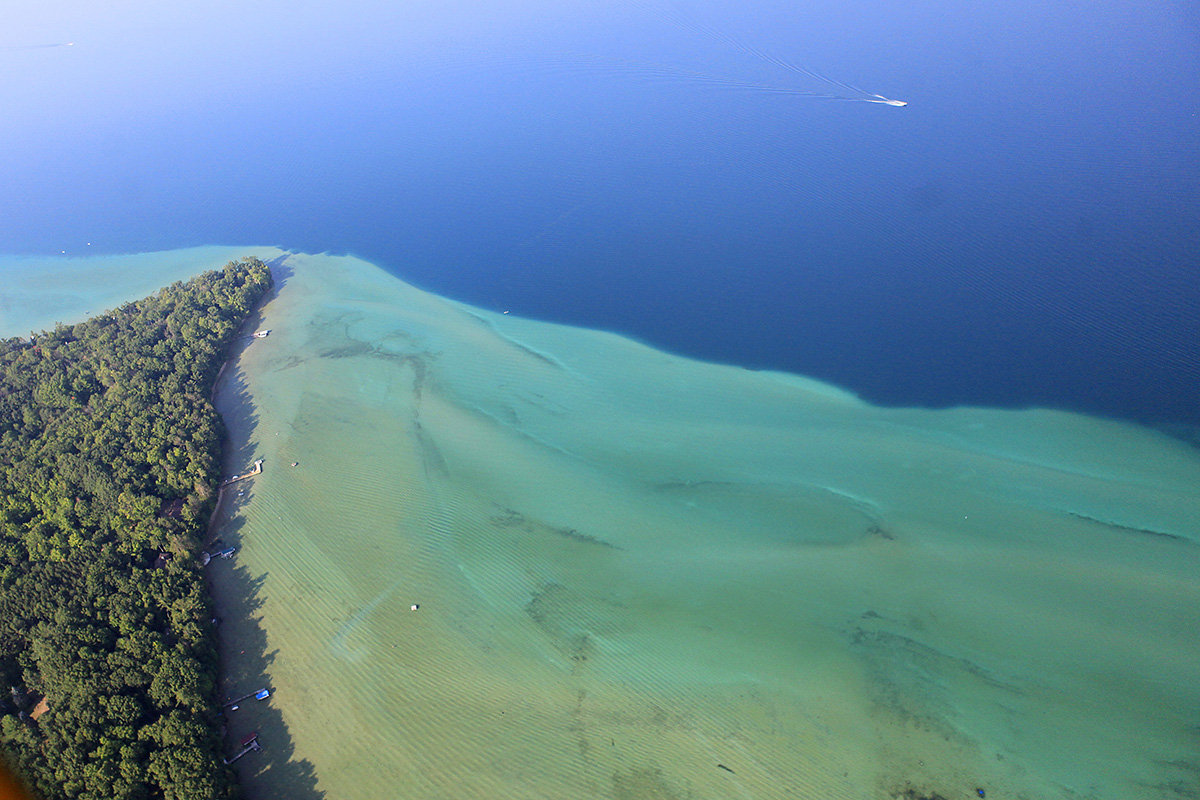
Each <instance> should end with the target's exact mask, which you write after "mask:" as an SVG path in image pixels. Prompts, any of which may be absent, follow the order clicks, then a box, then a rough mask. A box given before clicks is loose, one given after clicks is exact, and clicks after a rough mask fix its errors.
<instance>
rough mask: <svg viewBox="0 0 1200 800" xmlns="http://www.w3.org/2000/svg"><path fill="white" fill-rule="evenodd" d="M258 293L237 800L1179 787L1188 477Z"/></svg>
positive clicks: (680, 365) (240, 626)
mask: <svg viewBox="0 0 1200 800" xmlns="http://www.w3.org/2000/svg"><path fill="white" fill-rule="evenodd" d="M281 274H283V275H285V276H286V277H285V279H284V282H283V284H282V287H281V289H280V290H279V292H278V295H277V296H276V297H275V298H274V299H272V300H271V301H270V302H269V303H268V304H267V305H266V307H265V310H264V322H263V323H262V324H264V325H265V326H266V327H268V328H271V329H273V333H272V334H271V336H270V338H269V339H265V340H258V341H254V342H253V343H251V344H249V345H248V346H247V349H246V350H245V351H244V353H243V354H242V355H241V357H240V360H239V361H238V363H237V365H236V366H237V367H238V369H237V370H236V371H235V370H231V371H230V372H229V373H228V375H227V382H226V385H225V387H224V389H223V390H222V399H221V402H222V405H223V411H224V413H225V414H226V419H227V422H228V423H229V425H230V429H231V433H232V436H233V437H234V441H235V444H237V446H238V450H237V455H236V459H238V462H237V463H243V462H244V463H248V460H249V459H250V458H252V457H253V458H264V459H266V471H265V473H264V474H263V475H261V476H259V477H257V478H255V479H254V482H253V485H252V488H250V489H249V490H248V491H247V492H246V495H245V496H244V497H242V498H240V499H239V500H238V505H237V508H236V509H234V511H235V513H234V514H233V516H232V518H231V520H230V521H229V522H228V523H227V524H226V525H225V526H224V527H223V529H222V530H221V535H222V536H223V537H224V539H225V540H226V541H227V542H229V543H233V544H238V545H240V547H241V550H240V551H239V553H238V562H237V564H238V566H237V567H236V568H235V567H233V566H231V565H230V563H229V562H220V563H217V564H215V565H214V567H211V568H210V569H212V570H213V571H214V572H213V574H214V577H215V578H216V580H217V583H218V589H222V587H226V589H227V590H228V595H227V596H228V597H236V598H237V600H236V602H232V601H230V602H227V604H226V609H225V610H226V617H225V622H224V625H223V630H224V631H225V636H226V637H228V641H230V642H232V643H234V644H233V645H232V648H234V649H230V650H229V661H230V664H229V666H230V673H231V675H232V676H233V677H232V678H231V681H237V680H240V681H242V682H243V684H248V683H253V682H255V681H258V680H262V681H264V682H269V683H270V684H271V686H272V687H273V688H274V689H275V695H274V697H273V699H272V701H271V702H272V703H274V705H273V706H271V708H270V710H267V705H266V704H261V705H255V706H254V707H252V708H248V709H243V710H242V711H240V712H238V714H241V716H237V715H235V716H234V717H233V722H232V726H233V731H234V733H236V734H240V733H241V732H244V731H245V730H251V729H256V730H259V731H260V733H261V735H262V738H263V741H264V745H265V746H266V747H267V750H266V751H264V753H263V754H254V757H253V758H250V757H248V758H246V759H243V760H242V761H241V762H239V763H240V764H241V766H242V767H243V775H244V779H245V781H246V782H247V786H248V789H249V790H250V792H251V796H252V797H256V798H267V797H280V798H282V797H298V798H307V797H317V796H320V795H319V794H318V792H324V793H325V795H324V796H326V797H328V798H394V797H405V798H467V797H487V798H580V797H598V798H619V799H620V800H626V799H632V798H655V799H657V798H880V797H891V796H898V795H899V793H901V792H903V791H904V790H905V789H912V790H914V791H915V792H916V793H917V794H914V795H911V796H925V795H928V794H931V793H933V792H938V793H940V794H941V795H942V796H944V797H946V798H960V797H969V796H976V789H977V788H983V789H984V790H985V791H986V793H987V796H988V797H1004V798H1017V797H1026V798H1085V797H1086V798H1113V799H1114V800H1116V799H1117V798H1121V799H1122V800H1130V799H1132V798H1161V797H1165V796H1175V795H1174V794H1172V792H1175V793H1177V794H1178V796H1193V795H1191V794H1189V792H1196V791H1198V790H1200V784H1198V778H1200V763H1198V761H1197V754H1198V753H1200V728H1198V726H1200V659H1198V657H1197V653H1198V642H1197V631H1200V500H1198V498H1197V494H1198V493H1197V492H1196V488H1197V487H1198V486H1200V457H1198V455H1200V454H1198V453H1197V451H1196V450H1194V449H1191V448H1189V447H1187V446H1185V445H1183V444H1181V443H1179V442H1177V441H1174V440H1171V439H1169V438H1166V437H1164V436H1161V435H1159V434H1157V433H1154V432H1151V431H1149V430H1146V429H1142V428H1139V427H1137V426H1133V425H1128V424H1122V423H1117V422H1111V421H1102V420H1097V419H1090V418H1086V417H1082V416H1077V415H1071V414H1066V413H1060V412H1052V411H1025V412H1011V411H989V410H980V409H959V410H951V411H919V410H896V409H879V408H874V407H871V406H869V405H866V404H864V403H862V402H860V401H858V400H857V399H855V398H854V397H852V396H850V395H847V394H844V393H842V392H840V391H838V390H837V389H834V388H831V387H829V386H826V385H823V384H819V383H816V382H812V381H808V380H805V379H803V378H798V377H795V376H788V375H781V374H771V373H763V372H751V371H747V370H742V369H738V368H733V367H726V366H717V365H712V364H706V363H700V362H696V361H690V360H687V359H684V358H679V357H675V356H671V355H667V354H664V353H661V352H657V351H655V350H653V349H650V348H648V347H645V346H643V345H640V344H637V343H635V342H632V341H629V340H626V339H623V338H620V337H617V336H614V335H610V334H606V333H600V332H595V331H588V330H579V329H573V328H568V327H562V326H556V325H550V324H544V323H539V322H532V321H528V320H522V319H516V318H513V317H511V316H504V315H499V314H494V313H489V312H485V311H480V310H478V309H473V308H470V307H467V306H464V305H461V304H458V303H454V302H451V301H448V300H445V299H442V298H439V297H436V296H433V295H430V294H427V293H425V292H422V291H419V290H417V289H415V288H413V287H411V286H408V285H406V284H404V283H402V282H401V281H399V280H397V279H395V278H393V277H391V276H389V275H387V274H386V273H384V272H383V271H381V270H379V269H377V268H375V267H373V266H371V265H369V264H366V263H363V262H361V261H357V260H354V259H350V258H332V257H314V256H296V255H293V256H289V257H288V258H287V259H286V261H285V263H284V266H283V269H282V273H281ZM292 462H299V466H296V467H292V466H291V464H292ZM233 468H235V469H236V466H234V467H233ZM414 603H419V604H420V610H419V611H417V612H415V613H414V612H412V611H410V610H409V609H410V605H411V604H414ZM264 632H265V633H264ZM263 636H265V640H259V639H256V637H263ZM238 643H240V646H239V644H238ZM241 647H246V648H247V651H246V652H245V653H238V652H237V649H240V648H241ZM260 651H261V652H260ZM256 670H261V672H256ZM228 688H229V689H230V690H233V689H235V688H236V687H234V686H232V685H231V686H230V687H228ZM249 688H253V687H249ZM273 741H274V743H275V745H276V749H275V751H274V753H273V754H272V750H271V747H272V742H273ZM285 762H286V763H285ZM314 785H315V789H314V790H312V791H309V790H307V789H306V788H305V787H313V786H314Z"/></svg>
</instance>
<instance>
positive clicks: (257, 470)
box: [221, 458, 263, 489]
mask: <svg viewBox="0 0 1200 800" xmlns="http://www.w3.org/2000/svg"><path fill="white" fill-rule="evenodd" d="M262 465H263V460H262V459H261V458H260V459H259V460H258V461H255V462H254V469H252V470H251V471H249V472H247V473H246V474H245V475H234V476H233V477H232V478H229V479H228V480H226V481H224V482H222V483H221V488H222V489H224V488H225V487H226V486H229V485H230V484H232V483H237V482H238V481H244V480H246V478H253V477H254V476H255V475H260V474H262V471H263V468H262Z"/></svg>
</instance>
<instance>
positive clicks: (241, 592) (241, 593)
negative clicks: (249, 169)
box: [204, 259, 322, 800]
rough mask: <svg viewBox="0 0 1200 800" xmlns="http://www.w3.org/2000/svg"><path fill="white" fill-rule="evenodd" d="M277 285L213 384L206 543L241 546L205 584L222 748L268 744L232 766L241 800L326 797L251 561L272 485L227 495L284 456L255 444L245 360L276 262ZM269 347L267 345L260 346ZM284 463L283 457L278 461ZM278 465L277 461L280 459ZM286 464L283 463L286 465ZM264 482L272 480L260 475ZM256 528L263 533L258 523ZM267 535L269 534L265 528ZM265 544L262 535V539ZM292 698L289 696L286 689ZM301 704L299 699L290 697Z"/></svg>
mask: <svg viewBox="0 0 1200 800" xmlns="http://www.w3.org/2000/svg"><path fill="white" fill-rule="evenodd" d="M268 267H269V268H270V270H271V277H272V282H273V285H272V287H271V289H270V291H268V292H267V293H266V294H264V295H263V297H262V298H261V299H260V301H259V303H258V304H257V305H256V306H255V307H254V308H253V309H252V310H251V313H250V314H248V315H247V317H246V321H245V323H244V325H243V327H242V329H241V330H239V332H238V334H237V336H238V339H235V340H234V342H233V343H231V347H230V350H229V357H228V358H227V359H226V361H225V362H224V364H223V365H222V369H221V370H220V372H219V375H220V377H219V379H217V380H216V381H214V384H213V408H214V410H215V411H216V412H217V413H218V414H219V415H220V416H221V421H222V425H223V431H222V437H221V464H220V474H221V476H222V478H221V484H224V485H220V486H218V489H217V491H218V495H217V498H216V502H215V503H214V505H213V509H212V514H211V515H210V517H209V521H208V527H207V529H206V531H205V543H206V545H208V543H210V542H212V541H214V540H215V539H222V540H223V542H224V543H223V545H222V546H223V547H235V548H236V549H237V551H238V553H237V555H236V556H235V557H234V558H232V559H230V560H225V559H218V558H214V559H213V560H212V562H211V563H210V564H209V565H208V566H207V567H205V568H204V569H205V576H204V579H205V586H206V589H207V591H208V593H209V597H210V598H211V600H212V608H213V615H214V617H216V618H217V620H218V625H217V628H216V641H215V644H216V648H217V675H216V686H215V687H214V694H215V697H216V699H217V701H218V704H219V705H220V706H221V707H222V708H221V718H220V719H221V734H222V735H221V744H222V750H223V753H224V755H225V756H226V757H227V758H229V757H232V756H234V755H236V754H237V753H238V752H239V750H240V749H241V748H240V747H239V746H238V742H240V741H242V740H243V739H244V738H245V737H247V736H249V735H251V734H254V735H255V736H256V737H257V741H258V743H259V745H260V747H259V749H257V750H256V751H255V752H253V753H250V754H247V755H246V757H245V758H239V759H237V761H236V763H234V764H232V769H233V770H234V774H235V776H236V778H235V780H236V783H237V786H238V788H239V791H240V792H241V796H242V797H244V798H246V800H275V798H279V800H283V799H284V798H286V799H287V800H319V798H320V797H321V796H322V795H321V794H320V792H318V791H317V790H316V788H315V785H316V776H315V768H314V766H313V764H312V763H311V762H310V761H308V760H307V759H297V758H296V757H295V750H296V748H295V746H294V744H293V736H292V733H291V731H290V730H289V728H288V725H287V724H286V723H285V721H284V717H283V710H282V708H281V706H280V704H279V700H278V698H279V696H280V695H279V693H278V692H279V689H280V687H279V686H278V682H277V680H276V678H277V677H278V676H277V675H276V674H274V673H275V672H276V668H275V666H274V665H275V659H276V657H277V655H278V652H279V651H278V647H279V645H278V644H275V645H274V647H268V645H267V641H268V637H267V631H266V627H265V619H264V614H263V612H264V608H265V607H266V605H267V598H266V597H265V596H264V594H263V583H264V575H263V574H262V573H261V571H252V569H251V567H249V566H247V564H246V562H245V561H244V560H243V556H244V554H245V548H246V547H247V546H250V548H251V549H253V543H250V544H249V545H248V543H247V541H246V536H245V526H246V525H248V524H250V522H249V520H248V518H247V515H246V513H247V509H248V506H247V505H243V504H242V503H239V502H237V501H238V500H245V501H247V503H249V501H250V500H251V499H254V491H255V490H256V489H257V488H259V487H262V486H264V484H262V483H260V482H259V481H255V480H252V481H246V482H239V483H238V484H236V485H237V486H238V487H241V488H244V489H245V490H246V495H245V496H244V497H240V498H239V497H238V496H237V495H234V496H233V497H232V498H230V497H227V496H226V493H225V490H226V489H228V488H231V487H233V486H234V484H225V480H224V479H225V476H229V475H232V474H235V473H236V474H246V472H247V471H248V470H252V466H251V465H252V463H253V462H254V461H255V460H257V459H266V458H275V457H276V456H277V455H278V454H276V453H274V452H273V451H271V450H270V448H269V447H264V446H263V445H265V444H267V443H264V442H261V441H257V440H256V439H255V436H256V433H255V429H256V425H257V411H256V409H255V408H254V405H253V398H251V397H249V396H248V394H246V391H247V387H246V385H245V384H246V380H245V373H244V372H243V370H244V369H245V366H244V365H245V363H246V362H241V361H240V359H242V358H243V356H244V355H246V353H247V351H246V348H247V347H248V346H250V345H251V344H253V343H257V339H255V338H253V337H252V336H251V335H250V334H252V333H253V332H254V331H255V330H256V329H258V326H263V327H268V326H267V324H266V320H267V318H268V317H270V316H271V312H270V311H268V306H269V304H270V303H271V302H272V300H274V299H276V298H277V297H278V296H279V291H280V289H281V288H282V287H283V285H284V282H285V281H286V280H287V277H288V275H289V268H288V267H287V266H285V265H284V264H283V263H282V259H276V260H274V261H272V262H270V263H268ZM260 346H261V345H260ZM275 460H279V459H275ZM272 463H274V461H273V462H272ZM280 463H282V462H280ZM255 477H256V478H258V479H260V480H261V479H263V478H269V476H266V475H258V474H256V475H255ZM255 530H256V531H259V529H258V526H257V525H256V526H255ZM259 533H261V531H259ZM255 538H256V539H259V540H260V542H259V544H261V538H262V537H261V536H259V535H256V536H255ZM263 688H267V689H269V691H270V695H269V699H264V700H261V701H259V700H248V701H246V702H243V703H240V704H238V705H240V708H239V709H238V710H237V711H234V710H233V709H232V708H227V707H226V706H227V705H228V704H229V701H230V700H232V699H233V698H237V697H243V696H245V695H247V694H251V695H253V694H254V693H257V692H258V690H260V689H263ZM284 694H288V692H287V691H286V687H285V688H284ZM289 696H290V697H292V699H293V700H294V699H295V698H294V693H293V695H289Z"/></svg>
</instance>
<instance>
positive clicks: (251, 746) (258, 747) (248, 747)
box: [223, 737, 262, 764]
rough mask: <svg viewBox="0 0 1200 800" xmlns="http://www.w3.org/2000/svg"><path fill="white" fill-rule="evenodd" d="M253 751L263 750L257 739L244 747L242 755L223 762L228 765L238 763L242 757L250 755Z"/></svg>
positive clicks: (239, 754)
mask: <svg viewBox="0 0 1200 800" xmlns="http://www.w3.org/2000/svg"><path fill="white" fill-rule="evenodd" d="M251 750H262V745H261V744H259V743H258V738H257V737H256V738H254V739H252V740H251V741H250V744H248V745H246V746H245V747H243V748H242V751H241V752H240V753H238V754H237V755H236V756H234V757H233V758H226V759H223V760H224V762H225V763H226V764H232V763H233V762H235V761H237V760H238V759H239V758H241V757H242V756H244V755H246V753H249V752H250V751H251Z"/></svg>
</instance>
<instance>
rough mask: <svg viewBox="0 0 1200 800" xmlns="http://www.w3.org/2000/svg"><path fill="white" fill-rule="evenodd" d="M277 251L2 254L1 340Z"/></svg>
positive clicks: (195, 249)
mask: <svg viewBox="0 0 1200 800" xmlns="http://www.w3.org/2000/svg"><path fill="white" fill-rule="evenodd" d="M282 254H283V251H282V250H280V249H278V248H275V247H217V246H211V247H191V248H187V249H184V250H169V251H165V252H159V253H132V254H122V255H107V256H91V257H87V258H73V257H68V256H62V257H59V256H0V338H6V337H9V336H21V337H28V336H29V334H30V333H31V332H35V333H36V332H38V331H43V330H48V329H51V328H53V327H54V325H55V323H58V322H62V323H64V324H68V325H69V324H72V323H75V322H81V321H83V320H85V319H87V318H88V317H94V316H96V315H97V314H103V313H104V312H105V311H109V310H111V309H114V308H117V307H119V306H121V305H122V304H124V303H128V302H129V301H131V300H140V299H142V298H143V297H146V296H147V295H150V294H153V293H154V292H156V291H158V290H159V289H161V288H163V287H164V286H169V285H170V284H172V283H174V282H175V281H186V280H188V279H189V278H193V277H195V276H196V275H199V274H200V273H202V272H205V271H206V270H210V269H220V268H221V267H223V266H225V265H226V264H227V263H229V262H230V261H232V260H234V259H237V258H243V257H245V256H257V257H258V258H261V259H262V260H264V261H270V260H271V259H273V258H277V257H278V256H280V255H282Z"/></svg>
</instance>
